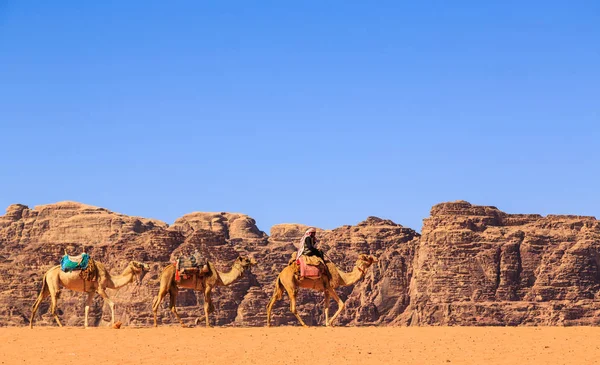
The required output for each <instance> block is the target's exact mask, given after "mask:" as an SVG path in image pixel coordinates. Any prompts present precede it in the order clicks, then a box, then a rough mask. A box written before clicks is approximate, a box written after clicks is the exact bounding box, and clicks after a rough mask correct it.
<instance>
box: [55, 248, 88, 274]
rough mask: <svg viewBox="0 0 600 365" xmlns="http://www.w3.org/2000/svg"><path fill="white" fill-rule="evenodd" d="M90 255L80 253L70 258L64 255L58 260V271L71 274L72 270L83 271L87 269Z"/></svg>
mask: <svg viewBox="0 0 600 365" xmlns="http://www.w3.org/2000/svg"><path fill="white" fill-rule="evenodd" d="M89 260H90V255H88V254H87V253H85V252H84V253H82V254H80V255H77V256H71V255H67V254H65V255H64V256H63V257H62V259H61V260H60V269H61V270H62V271H64V272H71V271H73V270H85V269H87V267H88V263H89Z"/></svg>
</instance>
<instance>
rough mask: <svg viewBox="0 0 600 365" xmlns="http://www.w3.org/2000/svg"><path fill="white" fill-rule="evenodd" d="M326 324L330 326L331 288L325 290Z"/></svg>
mask: <svg viewBox="0 0 600 365" xmlns="http://www.w3.org/2000/svg"><path fill="white" fill-rule="evenodd" d="M323 306H324V307H325V326H327V327H329V290H327V289H326V290H325V303H324V304H323Z"/></svg>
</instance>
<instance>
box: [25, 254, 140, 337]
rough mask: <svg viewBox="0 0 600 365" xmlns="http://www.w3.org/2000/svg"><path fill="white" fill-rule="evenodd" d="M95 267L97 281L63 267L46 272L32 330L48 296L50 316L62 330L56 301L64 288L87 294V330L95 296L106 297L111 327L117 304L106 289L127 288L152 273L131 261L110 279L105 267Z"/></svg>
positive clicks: (34, 305)
mask: <svg viewBox="0 0 600 365" xmlns="http://www.w3.org/2000/svg"><path fill="white" fill-rule="evenodd" d="M94 263H95V264H96V267H97V269H98V280H97V281H88V280H83V279H82V278H81V277H80V276H79V273H80V271H79V270H77V271H71V272H64V271H62V270H61V269H60V265H56V266H54V267H52V268H51V269H50V270H48V271H46V273H45V274H44V278H43V279H42V290H41V291H40V294H39V295H38V297H37V299H36V301H35V303H34V304H33V308H32V311H31V319H30V320H29V327H30V328H33V318H34V317H35V313H36V312H37V310H38V308H39V306H40V303H42V301H43V300H44V299H45V298H46V297H47V296H50V298H51V299H52V304H51V306H50V313H52V315H53V316H54V319H55V320H56V323H57V324H58V326H59V327H62V324H61V323H60V320H59V319H58V314H57V313H56V300H57V298H58V294H59V293H60V289H61V287H64V288H67V289H69V290H73V291H78V292H84V293H87V295H88V296H87V300H86V302H85V323H84V326H85V327H86V328H87V327H88V313H89V310H90V305H91V304H92V302H93V300H94V294H95V293H98V294H100V296H101V297H102V298H104V302H106V303H108V305H109V306H110V313H111V324H112V325H114V324H115V304H114V303H113V301H112V300H110V298H109V297H108V295H107V294H106V289H107V288H108V289H119V288H122V287H124V286H125V285H127V284H129V283H131V282H132V281H133V280H134V279H137V282H138V283H140V282H141V281H142V279H143V278H144V275H146V273H147V272H148V271H149V270H150V266H148V265H147V264H143V263H140V262H137V261H131V262H130V263H129V264H128V265H127V267H126V268H125V270H123V272H122V273H121V275H118V276H111V275H110V273H109V272H108V270H106V267H105V266H104V264H102V263H100V262H98V261H94Z"/></svg>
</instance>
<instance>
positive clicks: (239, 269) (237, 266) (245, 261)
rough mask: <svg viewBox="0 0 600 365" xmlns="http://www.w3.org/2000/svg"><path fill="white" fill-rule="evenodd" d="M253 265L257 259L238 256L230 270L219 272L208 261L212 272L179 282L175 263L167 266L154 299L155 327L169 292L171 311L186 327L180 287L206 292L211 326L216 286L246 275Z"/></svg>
mask: <svg viewBox="0 0 600 365" xmlns="http://www.w3.org/2000/svg"><path fill="white" fill-rule="evenodd" d="M252 265H256V261H255V260H254V259H252V258H248V257H245V256H240V257H238V258H237V259H236V260H235V262H234V263H233V266H232V268H231V270H230V271H229V272H219V271H217V269H216V268H215V266H214V265H213V264H212V263H210V262H209V263H208V266H209V269H210V273H209V274H207V275H204V276H202V277H200V278H197V277H195V276H194V277H191V278H187V279H183V278H182V279H181V280H180V281H179V282H176V281H175V266H174V265H173V264H170V265H168V266H167V267H165V268H164V269H163V271H162V273H161V274H160V289H159V290H158V295H157V296H156V297H155V298H154V300H153V301H152V312H154V327H157V326H158V324H157V322H156V321H157V318H156V314H157V312H158V307H159V306H160V303H161V302H162V300H163V298H164V297H165V296H166V295H167V293H169V299H170V301H169V308H170V309H171V312H173V314H175V317H177V319H178V320H179V323H181V327H185V325H184V324H183V321H182V320H181V317H179V314H178V313H177V307H176V306H175V304H176V302H177V293H178V291H179V289H192V290H195V291H203V292H204V317H205V319H206V327H210V324H209V322H208V315H209V314H210V313H212V312H213V311H214V310H215V308H214V306H213V303H212V299H211V295H210V292H211V291H212V290H213V288H215V287H216V286H228V285H230V284H231V283H233V282H235V281H236V280H238V279H239V278H241V277H242V276H243V275H244V272H245V271H246V270H247V269H248V268H249V267H250V266H252Z"/></svg>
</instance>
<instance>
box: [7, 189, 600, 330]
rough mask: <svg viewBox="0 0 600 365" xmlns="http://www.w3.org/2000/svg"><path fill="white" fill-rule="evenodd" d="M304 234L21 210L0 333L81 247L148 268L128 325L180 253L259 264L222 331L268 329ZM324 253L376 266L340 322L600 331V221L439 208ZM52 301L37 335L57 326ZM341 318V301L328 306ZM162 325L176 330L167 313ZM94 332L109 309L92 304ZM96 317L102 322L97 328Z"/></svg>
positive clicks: (236, 294)
mask: <svg viewBox="0 0 600 365" xmlns="http://www.w3.org/2000/svg"><path fill="white" fill-rule="evenodd" d="M306 228H307V226H305V225H301V224H280V225H276V226H273V227H272V228H271V232H270V235H267V234H266V233H264V232H262V231H260V230H259V229H258V228H257V226H256V222H255V221H254V220H253V219H252V218H250V217H248V216H246V215H243V214H233V213H199V212H196V213H190V214H186V215H184V216H183V217H181V218H179V219H177V220H176V221H175V222H174V223H173V224H172V225H171V226H169V225H168V224H166V223H164V222H161V221H158V220H153V219H145V218H139V217H130V216H127V215H123V214H118V213H114V212H111V211H109V210H106V209H104V208H98V207H93V206H89V205H84V204H80V203H74V202H61V203H56V204H49V205H43V206H37V207H35V208H34V209H30V208H28V207H27V206H24V205H20V204H15V205H11V206H9V207H8V208H7V210H6V214H5V215H4V216H0V272H1V275H0V285H2V290H0V326H6V325H24V324H26V323H27V321H28V317H29V314H30V307H31V305H32V304H33V301H34V300H35V297H36V296H37V293H38V291H39V289H40V282H41V279H42V276H43V273H44V272H45V271H46V270H47V269H49V268H50V267H52V266H53V265H55V264H57V263H58V261H59V259H60V257H61V256H62V255H63V252H64V250H68V251H69V252H70V253H78V252H80V251H81V250H83V249H85V250H86V251H87V252H89V253H90V254H91V255H92V256H93V257H94V258H95V259H96V260H98V261H101V262H103V263H105V264H106V266H107V267H108V268H110V271H111V272H113V273H118V272H120V271H121V270H122V269H123V268H124V267H125V265H126V264H127V262H128V261H130V260H134V259H135V260H139V261H144V262H147V263H149V264H150V265H151V267H152V270H151V272H150V273H149V274H148V275H147V276H146V278H145V279H144V283H143V284H142V285H141V286H136V285H130V286H127V287H124V288H122V289H120V290H119V291H116V292H112V293H109V294H110V295H112V297H113V299H114V301H115V302H116V305H117V316H118V317H119V319H120V320H121V321H123V322H124V323H125V324H126V325H134V326H147V325H150V324H151V323H152V313H151V302H152V298H153V296H155V295H156V292H157V291H158V287H159V282H158V280H159V274H160V271H161V269H162V268H163V267H164V266H166V265H167V264H168V263H169V262H171V261H172V260H173V259H174V258H175V257H177V256H178V255H179V254H182V253H186V252H193V251H195V250H198V251H200V252H201V253H203V254H204V255H205V256H206V257H207V258H209V259H210V260H211V261H212V262H213V263H215V265H216V266H217V268H218V269H219V270H222V271H226V270H228V269H229V267H230V265H231V264H232V263H233V261H234V260H235V258H236V257H237V256H238V255H250V256H252V257H254V258H255V259H256V260H257V262H258V264H257V266H255V267H254V268H253V269H252V272H251V273H250V274H248V275H246V276H245V277H244V278H242V279H241V280H239V281H238V282H236V283H234V284H232V285H231V286H230V287H226V288H218V289H216V290H215V291H213V301H214V305H215V313H214V314H213V315H211V321H212V322H213V324H214V325H220V326H222V325H224V326H263V325H264V324H265V307H266V304H267V302H268V301H269V299H270V297H271V294H272V292H273V284H274V280H275V278H276V276H277V274H278V273H279V271H281V269H282V268H284V267H285V265H286V264H287V262H288V259H289V257H290V254H291V253H292V252H294V251H295V250H296V246H295V245H296V244H297V242H298V241H299V239H300V237H301V236H302V235H303V233H304V231H305V230H306ZM317 237H318V240H319V246H320V247H321V248H322V249H324V251H325V253H326V255H327V257H328V258H329V259H330V260H332V261H334V262H335V263H336V264H337V265H338V267H339V268H340V269H342V270H344V271H350V270H351V269H352V267H353V264H354V262H355V260H356V258H357V257H358V254H360V253H367V254H372V255H375V256H377V257H378V259H379V261H378V262H377V263H376V264H374V265H373V266H372V267H371V268H370V269H369V270H368V272H367V274H366V275H365V277H364V279H363V280H362V281H360V282H358V283H357V284H355V285H353V286H351V287H344V288H339V289H338V290H337V291H338V293H339V294H340V296H341V297H342V299H344V300H345V301H346V305H347V307H346V310H345V311H344V312H342V314H341V316H340V318H339V324H340V325H577V324H586V325H589V324H592V325H596V324H598V323H599V322H600V319H599V318H600V306H598V305H597V303H599V302H600V301H599V300H598V299H600V298H598V294H597V293H598V289H600V222H599V221H598V220H596V219H595V218H593V217H583V216H557V215H550V216H546V217H542V216H540V215H536V214H507V213H504V212H502V211H500V210H499V209H497V208H495V207H486V206H475V205H471V204H469V203H467V202H464V201H458V202H451V203H442V204H438V205H436V206H434V207H433V208H432V209H431V214H430V217H428V218H427V219H425V220H424V225H423V228H422V236H421V235H419V234H418V233H417V232H415V231H414V230H412V229H410V228H406V227H403V226H401V225H399V224H396V223H394V222H392V221H390V220H385V219H380V218H377V217H369V218H367V219H366V220H365V221H363V222H360V223H358V224H357V225H354V226H342V227H339V228H336V229H333V230H321V229H319V230H318V234H317ZM298 302H299V311H300V313H301V315H302V316H303V317H304V318H305V320H306V322H307V323H308V324H323V322H324V318H323V317H324V315H323V308H322V304H323V303H322V302H323V296H322V294H321V293H318V292H313V291H309V290H301V291H300V293H299V296H298ZM202 303H203V297H202V295H201V294H200V293H196V292H193V291H189V290H182V291H180V293H179V296H178V308H179V313H180V315H181V316H182V318H183V319H184V321H185V322H186V323H189V324H192V323H194V320H195V319H196V318H198V317H202V316H203V313H202V309H201V308H202ZM83 304H84V297H83V295H81V294H77V293H72V292H69V291H68V290H64V291H63V292H62V294H61V297H60V300H59V308H60V315H61V317H62V318H63V320H64V322H65V323H66V324H69V325H82V323H83ZM48 307H49V303H48V302H46V303H44V304H43V305H42V306H41V308H40V313H41V317H38V318H37V320H36V323H37V324H38V325H49V324H52V318H50V316H49V315H48V313H47V312H48ZM331 307H332V309H335V307H336V304H335V303H333V302H332V303H331ZM166 308H167V300H165V302H164V303H163V307H162V310H161V311H160V322H161V323H162V324H163V325H169V324H171V325H176V323H177V322H176V321H175V320H174V318H173V316H172V314H171V313H170V312H169V311H167V309H166ZM288 308H289V301H288V299H287V296H284V299H283V300H282V301H280V302H278V304H277V305H276V306H275V308H274V313H273V324H274V325H297V321H296V319H295V317H293V315H292V314H291V313H290V312H289V309H288ZM90 319H91V320H92V324H96V325H103V324H106V323H107V321H108V320H109V310H108V308H105V307H104V306H103V303H102V301H101V300H100V299H96V301H95V302H94V305H93V307H92V310H91V313H90ZM94 320H95V322H94Z"/></svg>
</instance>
